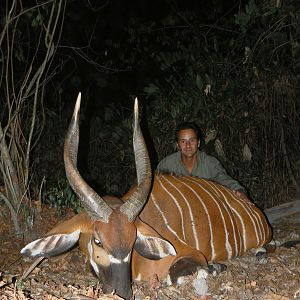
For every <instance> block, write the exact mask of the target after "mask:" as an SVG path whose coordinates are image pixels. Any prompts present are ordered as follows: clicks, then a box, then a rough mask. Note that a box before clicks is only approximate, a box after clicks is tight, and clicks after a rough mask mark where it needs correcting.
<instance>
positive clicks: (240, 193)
mask: <svg viewBox="0 0 300 300" xmlns="http://www.w3.org/2000/svg"><path fill="white" fill-rule="evenodd" d="M233 192H234V194H235V195H236V196H238V197H239V198H240V199H242V200H244V201H246V202H247V203H249V204H251V205H254V203H253V202H252V201H251V200H250V199H249V198H248V197H247V195H246V194H245V192H244V190H233Z"/></svg>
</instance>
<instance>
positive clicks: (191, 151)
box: [177, 129, 200, 157]
mask: <svg viewBox="0 0 300 300" xmlns="http://www.w3.org/2000/svg"><path fill="white" fill-rule="evenodd" d="M199 146H200V140H198V138H197V134H196V132H195V130H193V129H182V130H180V131H179V133H178V140H177V147H178V150H179V151H180V152H181V154H182V155H183V156H185V157H193V156H195V155H196V154H197V150H198V147H199Z"/></svg>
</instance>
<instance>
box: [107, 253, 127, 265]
mask: <svg viewBox="0 0 300 300" xmlns="http://www.w3.org/2000/svg"><path fill="white" fill-rule="evenodd" d="M130 254H131V253H128V255H127V256H125V257H124V258H123V259H119V258H115V257H114V256H112V255H109V256H108V257H109V261H110V262H111V263H113V264H121V263H127V262H128V261H129V258H130Z"/></svg>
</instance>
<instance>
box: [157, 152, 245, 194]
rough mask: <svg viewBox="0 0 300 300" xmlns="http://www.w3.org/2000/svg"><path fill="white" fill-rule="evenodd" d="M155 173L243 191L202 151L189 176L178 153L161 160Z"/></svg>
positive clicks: (221, 167) (216, 162)
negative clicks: (206, 181)
mask: <svg viewBox="0 0 300 300" xmlns="http://www.w3.org/2000/svg"><path fill="white" fill-rule="evenodd" d="M157 172H158V173H171V174H174V175H184V176H195V177H199V178H204V179H209V180H212V181H215V182H217V183H220V184H222V185H224V186H226V187H228V188H230V189H231V190H243V191H245V189H244V188H243V187H242V186H241V185H240V184H239V183H238V182H237V181H236V180H234V179H233V178H231V177H230V176H229V175H228V174H227V173H226V170H225V169H224V168H223V166H222V165H221V163H220V162H219V161H218V160H217V159H216V158H215V157H213V156H211V155H208V154H206V153H205V152H203V151H198V153H197V164H196V165H195V166H194V168H193V170H192V173H191V174H189V172H188V170H187V169H186V167H185V166H184V164H183V163H182V161H181V153H180V152H179V151H178V152H175V153H173V154H171V155H169V156H167V157H165V158H164V159H162V160H161V161H160V163H159V164H158V166H157Z"/></svg>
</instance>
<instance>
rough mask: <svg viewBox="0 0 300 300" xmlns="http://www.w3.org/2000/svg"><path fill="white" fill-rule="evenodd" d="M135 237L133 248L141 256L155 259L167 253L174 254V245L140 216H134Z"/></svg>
mask: <svg viewBox="0 0 300 300" xmlns="http://www.w3.org/2000/svg"><path fill="white" fill-rule="evenodd" d="M135 225H136V228H137V237H136V241H135V245H134V250H136V252H138V254H140V255H141V256H143V257H145V258H148V259H152V260H157V259H161V258H163V257H166V256H168V255H174V256H175V255H176V250H175V248H174V246H173V245H172V244H171V243H170V242H168V241H167V240H165V239H164V238H163V237H162V236H161V235H160V234H159V233H158V232H157V231H156V230H154V229H153V228H152V227H151V226H149V225H148V224H146V223H144V222H143V221H142V220H141V219H140V218H136V220H135Z"/></svg>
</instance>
